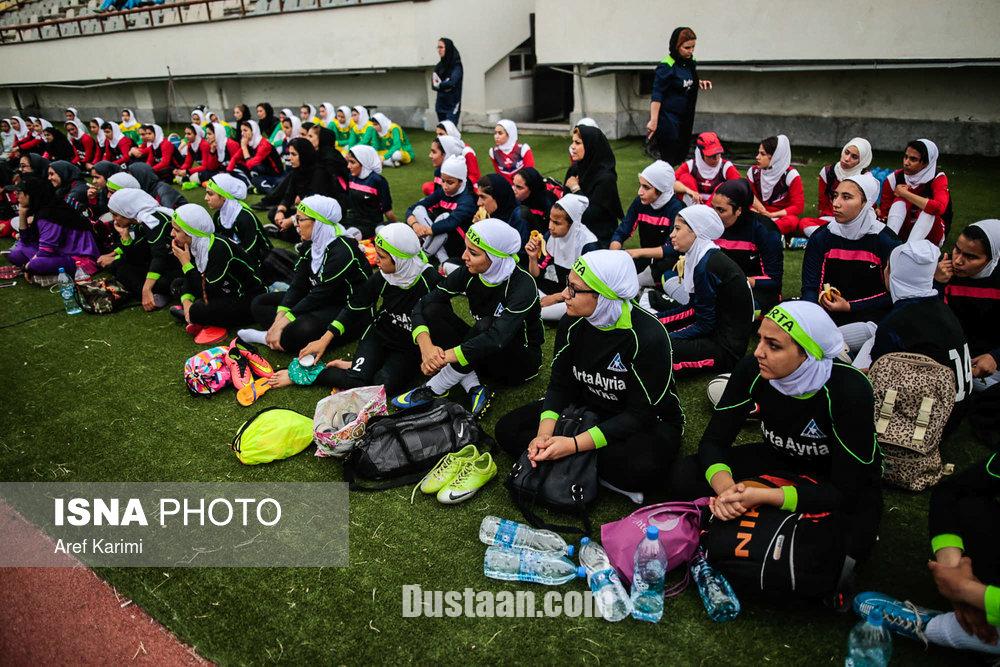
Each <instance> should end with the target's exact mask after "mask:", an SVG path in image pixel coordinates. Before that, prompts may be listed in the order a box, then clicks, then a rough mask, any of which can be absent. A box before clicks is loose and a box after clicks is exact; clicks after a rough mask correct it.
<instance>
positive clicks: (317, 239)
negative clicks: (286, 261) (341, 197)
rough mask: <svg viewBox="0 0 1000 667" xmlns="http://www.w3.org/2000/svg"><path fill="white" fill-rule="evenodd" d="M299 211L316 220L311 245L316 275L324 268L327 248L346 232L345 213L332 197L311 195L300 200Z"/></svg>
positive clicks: (312, 262) (311, 264)
mask: <svg viewBox="0 0 1000 667" xmlns="http://www.w3.org/2000/svg"><path fill="white" fill-rule="evenodd" d="M298 211H299V212H300V213H302V215H304V216H306V217H307V218H312V219H313V220H315V221H316V222H315V223H314V224H313V230H312V245H311V247H310V250H309V253H310V257H311V260H310V263H309V268H311V269H312V272H313V274H314V275H317V276H318V275H319V274H320V271H322V270H323V259H324V256H325V255H326V248H327V246H329V245H330V244H331V243H333V242H334V240H336V238H337V237H338V236H342V235H343V234H344V226H343V225H341V224H340V221H341V220H342V219H343V217H344V214H343V212H342V211H341V209H340V204H339V203H337V200H336V199H333V198H332V197H324V196H323V195H310V196H308V197H306V198H305V199H303V200H302V201H301V202H299V206H298Z"/></svg>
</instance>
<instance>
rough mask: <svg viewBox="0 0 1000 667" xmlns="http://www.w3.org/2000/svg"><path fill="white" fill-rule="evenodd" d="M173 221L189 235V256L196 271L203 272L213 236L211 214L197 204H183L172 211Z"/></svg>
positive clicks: (213, 229) (213, 224)
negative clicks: (192, 259)
mask: <svg viewBox="0 0 1000 667" xmlns="http://www.w3.org/2000/svg"><path fill="white" fill-rule="evenodd" d="M174 222H176V223H177V224H178V226H180V227H181V228H182V229H183V230H184V232H185V233H186V234H188V236H190V237H191V257H193V258H194V265H195V267H196V268H197V269H198V271H200V272H202V273H204V272H205V267H206V266H208V250H209V248H211V247H212V238H213V237H214V236H215V234H214V233H213V232H214V231H215V223H213V222H212V216H210V215H209V214H208V211H206V210H205V209H203V208H202V207H201V206H199V205H198V204H184V205H183V206H181V207H180V208H178V209H177V210H176V211H174Z"/></svg>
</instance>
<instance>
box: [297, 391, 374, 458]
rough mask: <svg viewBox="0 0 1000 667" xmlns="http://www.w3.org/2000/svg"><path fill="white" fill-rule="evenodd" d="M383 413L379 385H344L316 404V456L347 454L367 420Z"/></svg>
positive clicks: (314, 422) (362, 433)
mask: <svg viewBox="0 0 1000 667" xmlns="http://www.w3.org/2000/svg"><path fill="white" fill-rule="evenodd" d="M385 413H386V404H385V387H384V386H382V385H376V386H373V387H358V388H356V389H347V390H345V391H341V392H337V393H336V394H333V395H332V396H327V397H326V398H324V399H323V400H321V401H320V402H319V403H317V404H316V414H315V415H314V416H313V439H314V440H315V441H316V456H319V457H327V456H334V457H337V458H343V457H344V456H347V454H348V453H349V452H350V451H351V450H352V449H354V445H355V444H356V443H357V442H358V440H360V439H361V436H363V435H364V434H365V428H366V427H367V426H368V421H369V420H370V419H372V418H374V417H380V416H382V415H384V414H385Z"/></svg>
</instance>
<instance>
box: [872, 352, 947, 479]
mask: <svg viewBox="0 0 1000 667" xmlns="http://www.w3.org/2000/svg"><path fill="white" fill-rule="evenodd" d="M868 377H869V379H870V380H871V382H872V388H873V389H874V391H875V436H876V438H878V443H879V446H880V448H881V449H882V460H883V470H882V479H884V480H885V481H886V482H888V483H890V484H892V485H894V486H898V487H901V488H904V489H909V490H910V491H923V490H924V489H926V488H928V487H930V486H934V485H935V484H937V483H938V481H940V479H941V477H942V476H943V475H944V474H945V473H944V468H945V466H944V465H942V462H941V452H940V450H939V446H940V444H941V436H942V434H943V432H944V427H945V424H946V423H947V421H948V417H949V416H951V411H952V409H953V408H954V407H955V376H954V374H953V373H952V371H951V369H949V368H947V367H946V366H942V365H941V364H939V363H937V362H936V361H934V360H933V359H931V358H930V357H927V356H924V355H922V354H913V353H910V352H893V353H892V354H887V355H885V356H882V357H879V359H878V360H877V361H876V362H875V363H874V364H872V367H871V369H870V370H869V372H868Z"/></svg>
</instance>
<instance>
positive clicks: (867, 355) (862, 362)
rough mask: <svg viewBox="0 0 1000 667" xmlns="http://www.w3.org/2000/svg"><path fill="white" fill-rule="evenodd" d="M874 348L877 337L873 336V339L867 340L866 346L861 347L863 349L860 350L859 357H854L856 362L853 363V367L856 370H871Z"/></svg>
mask: <svg viewBox="0 0 1000 667" xmlns="http://www.w3.org/2000/svg"><path fill="white" fill-rule="evenodd" d="M873 347H875V337H874V336H872V337H871V338H869V339H868V340H866V341H865V344H864V345H862V346H861V349H860V350H858V354H857V356H856V357H854V361H853V362H852V365H853V366H854V367H855V368H859V369H861V370H867V369H869V368H871V365H872V348H873Z"/></svg>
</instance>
